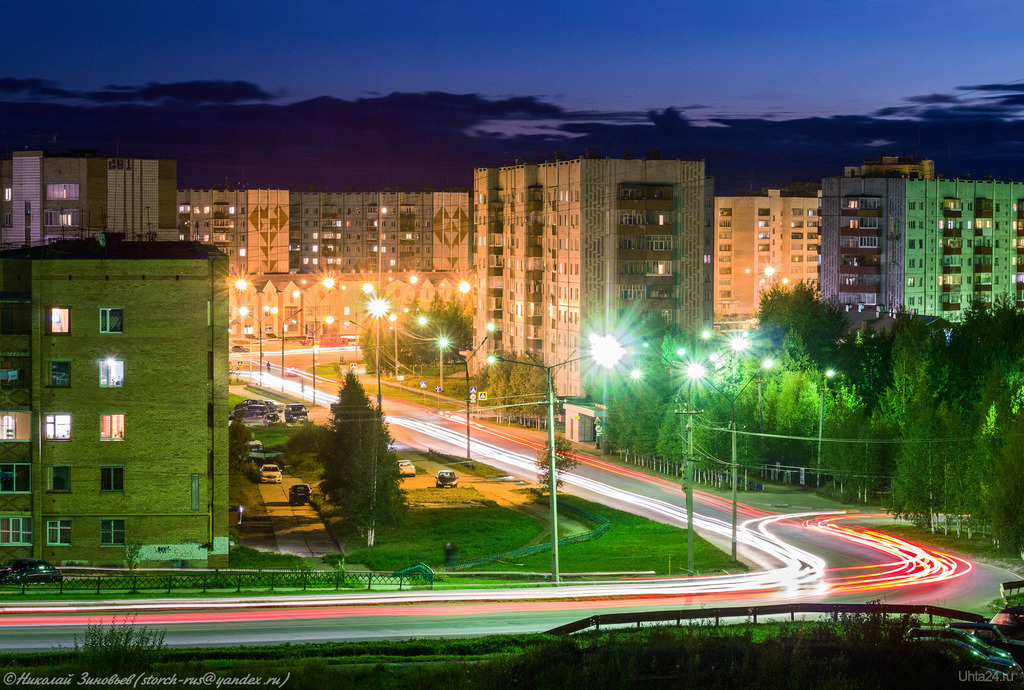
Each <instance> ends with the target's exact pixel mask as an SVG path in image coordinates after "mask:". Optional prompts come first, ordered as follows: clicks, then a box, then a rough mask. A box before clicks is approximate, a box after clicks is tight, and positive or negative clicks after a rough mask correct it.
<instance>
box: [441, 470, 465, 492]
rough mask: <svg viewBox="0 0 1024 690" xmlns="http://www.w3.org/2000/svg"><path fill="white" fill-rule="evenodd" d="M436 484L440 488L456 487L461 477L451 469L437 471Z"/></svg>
mask: <svg viewBox="0 0 1024 690" xmlns="http://www.w3.org/2000/svg"><path fill="white" fill-rule="evenodd" d="M436 484H437V488H438V489H446V488H452V489H454V488H455V487H457V486H458V485H459V478H458V477H457V476H455V473H454V472H452V471H451V470H441V471H440V472H438V473H437V477H436Z"/></svg>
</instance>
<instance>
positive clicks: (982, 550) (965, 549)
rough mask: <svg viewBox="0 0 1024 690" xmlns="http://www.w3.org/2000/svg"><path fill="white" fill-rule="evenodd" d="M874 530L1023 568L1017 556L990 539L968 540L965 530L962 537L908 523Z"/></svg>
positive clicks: (956, 552)
mask: <svg viewBox="0 0 1024 690" xmlns="http://www.w3.org/2000/svg"><path fill="white" fill-rule="evenodd" d="M875 529H877V530H878V531H879V532H884V533H886V534H891V535H892V536H894V537H897V538H899V539H905V540H907V541H909V542H916V543H919V544H922V545H925V546H930V547H933V548H936V549H939V550H940V551H948V552H949V553H953V554H961V555H964V556H973V557H975V558H982V559H985V560H986V561H989V562H992V563H998V564H1000V565H1004V566H1009V567H1015V568H1016V569H1017V570H1018V571H1020V570H1021V569H1022V568H1024V564H1022V563H1021V560H1020V557H1019V556H1018V555H1017V554H1014V553H1013V552H1010V551H1003V550H1002V549H999V548H997V547H996V546H995V545H994V544H993V543H992V539H991V538H990V537H982V536H979V535H978V534H975V535H974V537H973V538H972V539H968V538H967V530H966V529H964V531H963V536H960V537H958V536H956V532H955V531H951V532H950V533H949V534H943V533H942V532H941V531H938V532H936V533H935V534H932V532H931V530H929V529H928V528H927V527H918V526H917V525H912V524H909V523H900V524H888V525H880V526H875Z"/></svg>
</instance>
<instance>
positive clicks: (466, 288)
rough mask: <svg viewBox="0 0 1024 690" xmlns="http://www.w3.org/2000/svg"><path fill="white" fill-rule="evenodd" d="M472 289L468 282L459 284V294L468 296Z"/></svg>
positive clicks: (464, 281)
mask: <svg viewBox="0 0 1024 690" xmlns="http://www.w3.org/2000/svg"><path fill="white" fill-rule="evenodd" d="M472 289H473V286H472V285H470V284H469V281H468V280H463V281H462V282H460V283H459V292H461V293H462V294H466V293H467V292H469V291H470V290H472Z"/></svg>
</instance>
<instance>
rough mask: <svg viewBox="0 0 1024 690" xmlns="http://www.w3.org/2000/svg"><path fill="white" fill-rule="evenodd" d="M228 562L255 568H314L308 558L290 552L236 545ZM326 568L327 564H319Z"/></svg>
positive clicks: (231, 564)
mask: <svg viewBox="0 0 1024 690" xmlns="http://www.w3.org/2000/svg"><path fill="white" fill-rule="evenodd" d="M228 562H229V563H230V567H232V568H240V569H254V568H267V569H270V570H312V569H313V564H312V563H311V561H309V560H308V559H306V558H301V557H299V556H295V555H292V554H290V553H267V552H265V551H257V550H256V549H253V548H250V547H248V546H242V545H240V544H239V545H236V546H232V547H231V551H230V553H229V554H228ZM319 569H321V570H325V569H326V567H325V566H319Z"/></svg>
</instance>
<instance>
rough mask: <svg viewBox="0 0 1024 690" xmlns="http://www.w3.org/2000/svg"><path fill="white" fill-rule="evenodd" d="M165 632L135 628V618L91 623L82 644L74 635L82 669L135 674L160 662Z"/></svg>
mask: <svg viewBox="0 0 1024 690" xmlns="http://www.w3.org/2000/svg"><path fill="white" fill-rule="evenodd" d="M166 649H167V645H165V644H164V631H162V630H149V629H148V628H146V627H145V626H136V625H135V621H134V619H132V620H128V619H125V620H124V621H123V622H121V623H118V622H117V621H115V622H114V623H112V624H110V625H100V624H89V625H88V626H86V628H85V633H84V635H83V639H82V643H81V644H79V642H78V635H75V652H76V653H77V656H78V661H79V663H80V664H81V666H82V667H83V668H85V669H88V670H91V671H98V672H103V673H110V672H113V673H134V672H138V671H143V670H145V669H147V668H149V667H151V666H152V665H153V664H154V663H156V662H158V661H160V660H161V659H162V658H163V656H164V653H165V652H166Z"/></svg>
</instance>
